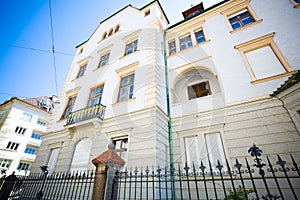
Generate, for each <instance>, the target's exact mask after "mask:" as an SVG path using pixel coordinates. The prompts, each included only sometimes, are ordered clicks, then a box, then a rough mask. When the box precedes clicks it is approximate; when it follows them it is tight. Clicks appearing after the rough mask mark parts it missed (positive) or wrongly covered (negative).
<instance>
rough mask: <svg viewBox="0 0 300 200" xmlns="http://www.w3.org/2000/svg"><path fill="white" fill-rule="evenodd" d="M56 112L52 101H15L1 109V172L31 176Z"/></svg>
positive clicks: (39, 99)
mask: <svg viewBox="0 0 300 200" xmlns="http://www.w3.org/2000/svg"><path fill="white" fill-rule="evenodd" d="M51 99H52V98H51ZM47 102H48V105H47ZM53 108H54V102H53V101H52V100H50V99H49V98H48V97H40V98H28V99H20V98H16V97H13V98H11V99H10V100H8V101H6V102H4V103H3V104H1V105H0V169H1V172H4V171H5V172H6V174H7V175H10V174H11V173H12V172H15V174H16V175H28V174H29V172H30V168H31V165H32V163H33V162H34V160H35V158H36V153H37V151H38V148H39V147H40V146H41V141H42V140H41V139H42V137H43V135H44V134H45V133H46V129H47V124H48V121H49V120H50V116H51V112H52V110H53ZM2 175H4V174H2Z"/></svg>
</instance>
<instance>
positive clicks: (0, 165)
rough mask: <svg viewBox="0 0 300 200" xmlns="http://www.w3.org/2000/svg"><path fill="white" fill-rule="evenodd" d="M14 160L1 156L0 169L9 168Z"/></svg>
mask: <svg viewBox="0 0 300 200" xmlns="http://www.w3.org/2000/svg"><path fill="white" fill-rule="evenodd" d="M11 162H12V160H8V159H4V158H0V169H6V170H8V169H9V167H10V164H11Z"/></svg>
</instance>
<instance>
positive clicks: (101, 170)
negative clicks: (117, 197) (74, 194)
mask: <svg viewBox="0 0 300 200" xmlns="http://www.w3.org/2000/svg"><path fill="white" fill-rule="evenodd" d="M95 165H96V173H95V181H94V188H93V197H92V199H93V200H96V199H104V194H105V186H106V184H105V183H106V177H107V167H106V166H105V165H104V164H103V163H98V164H95Z"/></svg>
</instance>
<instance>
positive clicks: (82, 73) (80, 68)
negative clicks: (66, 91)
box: [76, 63, 87, 78]
mask: <svg viewBox="0 0 300 200" xmlns="http://www.w3.org/2000/svg"><path fill="white" fill-rule="evenodd" d="M86 67H87V63H85V64H83V65H80V66H79V71H78V73H77V76H76V78H80V77H82V76H83V75H84V73H85V70H86Z"/></svg>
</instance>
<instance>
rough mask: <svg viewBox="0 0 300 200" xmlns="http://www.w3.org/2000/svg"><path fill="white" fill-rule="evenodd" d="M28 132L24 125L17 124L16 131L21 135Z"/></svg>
mask: <svg viewBox="0 0 300 200" xmlns="http://www.w3.org/2000/svg"><path fill="white" fill-rule="evenodd" d="M25 132H26V128H23V127H20V126H17V127H16V129H15V133H17V134H19V135H24V134H25Z"/></svg>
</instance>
